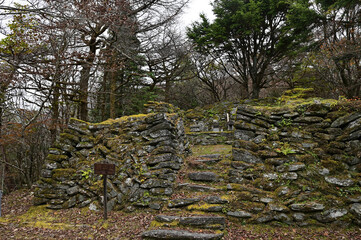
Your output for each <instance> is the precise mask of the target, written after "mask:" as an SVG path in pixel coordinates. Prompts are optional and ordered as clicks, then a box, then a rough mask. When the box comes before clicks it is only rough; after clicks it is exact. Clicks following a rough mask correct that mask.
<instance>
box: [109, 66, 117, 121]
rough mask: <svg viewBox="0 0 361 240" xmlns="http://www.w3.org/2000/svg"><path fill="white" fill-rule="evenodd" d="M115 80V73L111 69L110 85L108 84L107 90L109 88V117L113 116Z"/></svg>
mask: <svg viewBox="0 0 361 240" xmlns="http://www.w3.org/2000/svg"><path fill="white" fill-rule="evenodd" d="M116 83H117V80H116V73H115V71H114V70H113V71H112V72H111V74H110V83H109V84H110V86H109V90H110V94H109V116H110V118H112V119H114V118H115V100H116V96H115V92H116V89H117V85H116Z"/></svg>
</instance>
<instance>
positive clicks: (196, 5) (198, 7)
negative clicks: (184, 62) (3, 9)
mask: <svg viewBox="0 0 361 240" xmlns="http://www.w3.org/2000/svg"><path fill="white" fill-rule="evenodd" d="M212 1H213V0H190V2H189V3H188V6H187V7H186V8H185V9H184V14H183V15H182V16H181V17H180V20H179V22H180V25H181V29H182V31H185V29H186V27H189V26H190V25H191V24H192V23H193V22H195V21H198V20H199V19H200V18H199V14H201V13H204V14H206V16H207V17H208V18H210V19H211V20H212V19H213V12H212V6H211V5H210V3H211V2H212ZM0 2H1V0H0ZM13 2H23V1H22V0H5V5H11V4H12V3H13ZM0 23H1V22H0ZM2 37H3V36H2V35H1V34H0V39H1V38H2Z"/></svg>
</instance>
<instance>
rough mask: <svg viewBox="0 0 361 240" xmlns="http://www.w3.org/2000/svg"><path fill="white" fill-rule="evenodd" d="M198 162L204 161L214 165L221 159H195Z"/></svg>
mask: <svg viewBox="0 0 361 240" xmlns="http://www.w3.org/2000/svg"><path fill="white" fill-rule="evenodd" d="M194 161H195V162H196V163H204V164H207V165H212V164H216V163H218V162H219V161H221V159H196V160H194Z"/></svg>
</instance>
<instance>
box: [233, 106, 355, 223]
mask: <svg viewBox="0 0 361 240" xmlns="http://www.w3.org/2000/svg"><path fill="white" fill-rule="evenodd" d="M348 111H349V110H348V109H347V108H345V109H342V108H340V109H337V110H335V109H334V108H333V107H332V106H331V104H329V103H321V102H320V101H315V102H314V103H312V104H308V105H299V106H297V107H295V108H286V107H275V108H272V107H252V106H248V105H241V106H239V107H238V109H237V121H236V123H235V139H237V140H235V142H234V144H233V161H232V162H231V166H232V167H231V169H230V171H229V181H230V182H231V184H229V185H228V189H229V190H235V191H238V192H240V193H239V196H238V198H237V201H234V202H233V203H232V204H233V206H232V208H231V209H232V211H231V212H233V213H234V214H233V215H234V216H233V217H235V218H241V219H244V220H245V221H246V222H254V223H265V222H273V221H276V222H282V223H287V224H292V223H296V224H298V225H301V226H304V225H310V224H311V225H318V224H323V223H333V224H337V225H342V226H345V225H348V224H351V223H357V224H361V187H360V185H361V175H360V170H361V112H348Z"/></svg>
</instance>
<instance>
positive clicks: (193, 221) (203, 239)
mask: <svg viewBox="0 0 361 240" xmlns="http://www.w3.org/2000/svg"><path fill="white" fill-rule="evenodd" d="M216 151H217V150H215V152H212V154H207V155H204V154H203V155H198V156H197V155H195V156H194V155H193V156H191V157H189V158H188V159H186V167H185V169H184V170H182V171H181V172H180V174H179V178H178V180H177V190H176V192H175V194H174V195H173V199H172V200H170V201H169V202H168V204H167V206H166V207H165V208H164V209H163V210H162V211H161V214H160V215H157V216H155V219H154V221H153V222H152V223H151V225H150V226H149V229H148V230H147V231H146V232H144V233H143V234H142V238H143V239H195V240H208V239H209V240H211V239H223V237H224V230H225V228H226V225H227V220H226V217H225V215H226V214H225V213H226V212H227V209H228V208H227V204H228V203H229V200H228V195H226V191H227V187H226V181H225V176H226V175H227V172H226V169H227V168H226V167H225V165H229V164H230V160H229V159H228V158H229V157H230V156H226V154H220V153H217V152H216Z"/></svg>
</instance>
